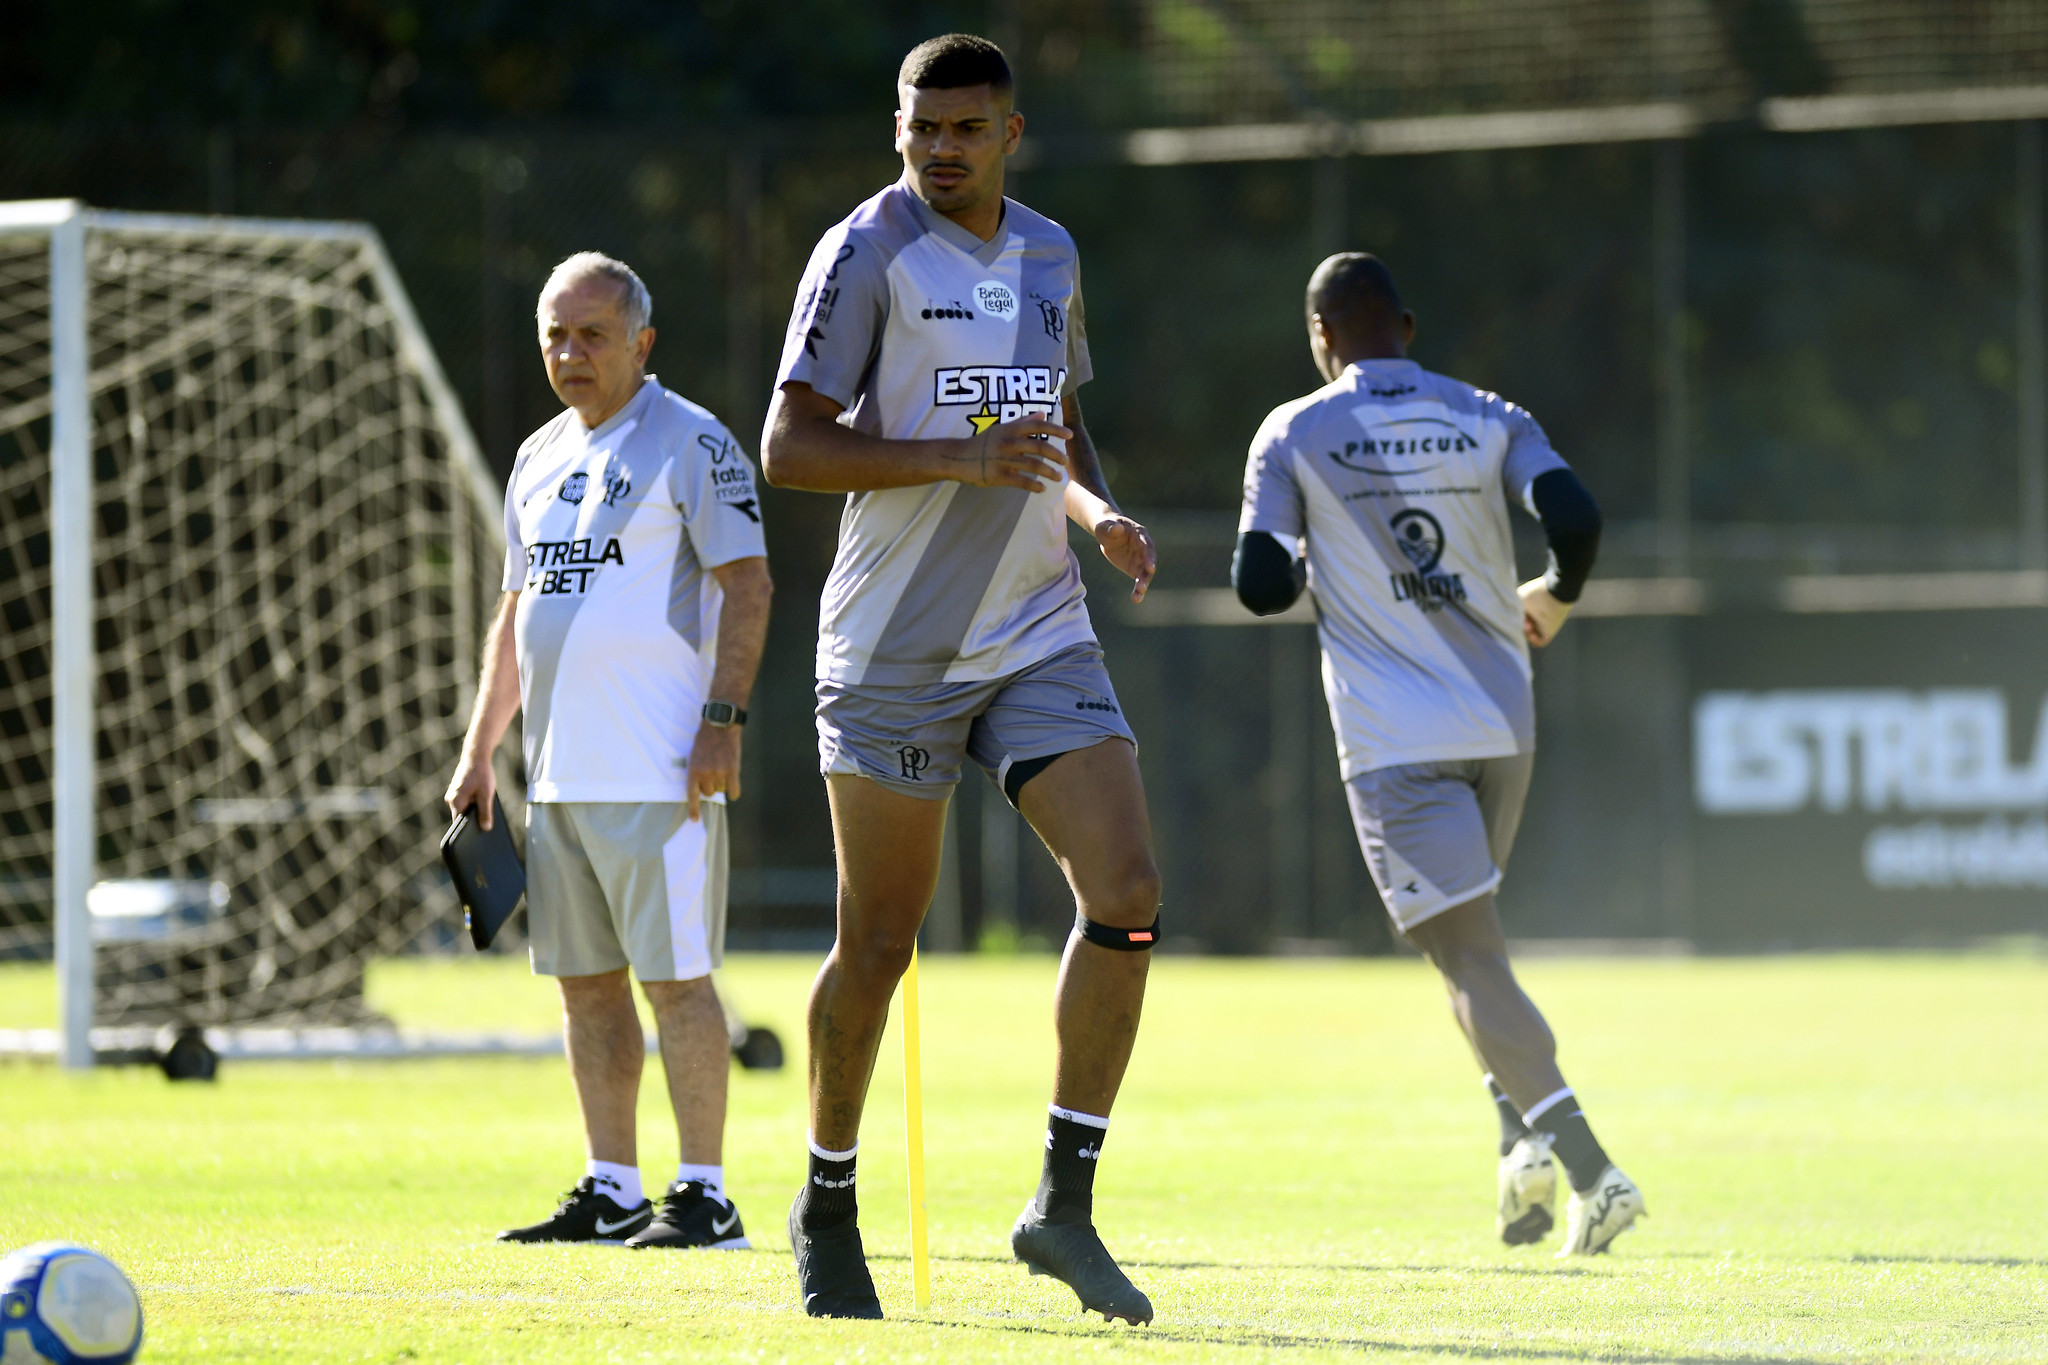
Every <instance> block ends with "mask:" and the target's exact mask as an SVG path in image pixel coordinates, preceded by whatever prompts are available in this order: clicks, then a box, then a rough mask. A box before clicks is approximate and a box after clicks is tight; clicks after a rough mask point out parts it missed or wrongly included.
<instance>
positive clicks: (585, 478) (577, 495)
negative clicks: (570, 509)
mask: <svg viewBox="0 0 2048 1365" xmlns="http://www.w3.org/2000/svg"><path fill="white" fill-rule="evenodd" d="M589 484H590V476H589V475H588V474H585V473H583V472H582V471H581V470H579V471H577V472H576V473H574V474H571V475H570V476H569V477H568V478H566V479H564V480H562V491H561V494H560V497H561V499H562V501H563V502H566V503H569V504H570V505H572V506H573V505H575V504H577V503H580V502H582V501H583V490H584V489H585V488H586V487H588V486H589Z"/></svg>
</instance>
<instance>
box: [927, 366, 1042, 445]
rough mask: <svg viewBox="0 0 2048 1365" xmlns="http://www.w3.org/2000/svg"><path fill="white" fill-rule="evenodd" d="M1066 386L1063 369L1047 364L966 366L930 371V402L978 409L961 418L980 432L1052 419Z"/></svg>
mask: <svg viewBox="0 0 2048 1365" xmlns="http://www.w3.org/2000/svg"><path fill="white" fill-rule="evenodd" d="M1066 383H1067V372H1066V371H1065V370H1063V369H1053V368H1051V367H1050V366H1046V365H968V366H964V367H962V368H960V369H957V370H934V371H933V372H932V402H933V404H934V405H936V406H938V407H942V408H976V409H978V411H975V412H969V413H965V414H963V416H965V417H966V419H967V422H968V424H969V425H970V426H972V427H973V428H974V429H975V430H976V431H978V432H980V431H987V430H988V429H989V428H990V427H992V426H994V425H995V424H996V423H998V422H1015V421H1018V420H1020V419H1021V418H1025V417H1050V416H1052V414H1053V412H1054V410H1055V409H1057V408H1058V407H1059V402H1060V390H1061V389H1063V388H1065V387H1066Z"/></svg>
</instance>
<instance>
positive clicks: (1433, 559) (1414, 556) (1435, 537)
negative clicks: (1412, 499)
mask: <svg viewBox="0 0 2048 1365" xmlns="http://www.w3.org/2000/svg"><path fill="white" fill-rule="evenodd" d="M1390 524H1391V525H1392V526H1393V528H1394V540H1395V542H1396V543H1397V544H1399V545H1400V547H1401V553H1402V554H1404V555H1406V556H1408V562H1409V563H1410V564H1413V565H1414V566H1415V572H1417V573H1428V572H1429V571H1430V570H1431V569H1434V568H1435V567H1436V566H1437V564H1438V563H1439V562H1440V561H1441V560H1442V559H1443V557H1444V528H1443V524H1442V523H1441V522H1439V521H1438V520H1437V519H1436V518H1435V517H1433V516H1431V515H1430V514H1429V513H1427V512H1425V511H1423V510H1422V509H1421V508H1420V507H1405V508H1403V509H1401V510H1400V511H1398V512H1396V513H1394V515H1393V519H1392V521H1391V523H1390Z"/></svg>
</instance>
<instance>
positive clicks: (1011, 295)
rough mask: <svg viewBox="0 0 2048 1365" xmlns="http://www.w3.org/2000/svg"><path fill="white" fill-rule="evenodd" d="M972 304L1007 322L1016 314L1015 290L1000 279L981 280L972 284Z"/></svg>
mask: <svg viewBox="0 0 2048 1365" xmlns="http://www.w3.org/2000/svg"><path fill="white" fill-rule="evenodd" d="M974 306H975V307H976V308H979V309H980V310H981V311H982V312H984V313H986V314H988V315H989V316H990V317H992V318H1001V319H1002V320H1003V321H1004V322H1008V321H1009V320H1010V319H1011V318H1013V317H1016V316H1017V291H1016V290H1014V289H1012V288H1010V286H1009V285H1007V284H1004V283H1003V282H1002V281H1001V280H983V281H982V282H981V283H980V284H977V285H975V286H974Z"/></svg>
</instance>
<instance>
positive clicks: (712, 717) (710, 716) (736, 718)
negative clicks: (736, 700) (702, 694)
mask: <svg viewBox="0 0 2048 1365" xmlns="http://www.w3.org/2000/svg"><path fill="white" fill-rule="evenodd" d="M704 723H705V724H706V725H715V726H717V727H718V728H719V729H721V730H723V729H724V728H725V727H726V726H728V725H745V724H746V723H747V713H746V712H744V711H742V710H740V708H739V707H737V706H734V705H733V704H732V703H731V702H729V701H707V702H705V703H704Z"/></svg>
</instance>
